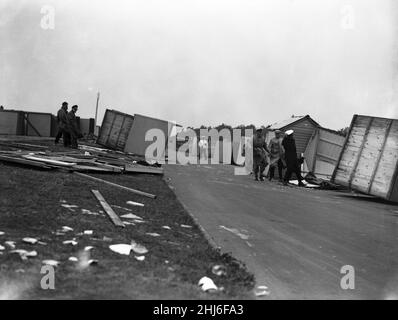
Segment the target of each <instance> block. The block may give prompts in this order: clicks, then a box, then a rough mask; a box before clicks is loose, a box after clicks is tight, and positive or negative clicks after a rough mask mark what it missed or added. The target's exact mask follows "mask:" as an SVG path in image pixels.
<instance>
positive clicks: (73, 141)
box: [55, 102, 82, 149]
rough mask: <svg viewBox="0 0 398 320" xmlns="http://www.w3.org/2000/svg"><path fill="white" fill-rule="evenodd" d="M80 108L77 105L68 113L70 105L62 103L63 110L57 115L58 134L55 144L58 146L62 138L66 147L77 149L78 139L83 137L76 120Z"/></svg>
mask: <svg viewBox="0 0 398 320" xmlns="http://www.w3.org/2000/svg"><path fill="white" fill-rule="evenodd" d="M78 108H79V107H78V106H77V105H74V106H72V110H71V111H69V112H68V103H67V102H63V103H62V106H61V109H59V110H58V113H57V121H58V132H57V135H56V137H55V144H58V143H59V140H60V139H61V137H62V140H63V142H64V147H69V148H75V149H77V147H78V144H77V139H79V138H81V137H82V134H81V132H80V130H79V126H78V123H77V118H76V112H77V110H78Z"/></svg>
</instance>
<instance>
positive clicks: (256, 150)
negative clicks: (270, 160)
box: [253, 129, 269, 181]
mask: <svg viewBox="0 0 398 320" xmlns="http://www.w3.org/2000/svg"><path fill="white" fill-rule="evenodd" d="M267 153H269V151H268V148H267V144H266V142H265V139H264V136H263V130H262V129H257V130H256V135H255V136H254V138H253V173H254V179H255V180H256V181H258V180H259V179H260V180H261V181H264V174H263V173H264V170H265V168H266V167H267V160H266V154H267Z"/></svg>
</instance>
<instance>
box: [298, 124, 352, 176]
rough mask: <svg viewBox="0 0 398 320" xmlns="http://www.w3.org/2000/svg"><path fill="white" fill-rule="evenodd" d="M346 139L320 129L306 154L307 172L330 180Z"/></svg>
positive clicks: (311, 140)
mask: <svg viewBox="0 0 398 320" xmlns="http://www.w3.org/2000/svg"><path fill="white" fill-rule="evenodd" d="M344 141H345V137H344V136H342V135H340V134H338V133H337V132H336V131H333V130H330V129H325V128H321V127H319V128H318V129H316V130H315V132H314V133H313V135H312V136H311V138H310V141H309V142H308V145H307V148H306V149H305V152H304V158H305V162H306V165H307V170H308V171H311V172H312V173H314V174H315V175H316V176H317V177H319V178H323V179H330V178H331V177H332V174H333V171H334V169H335V167H336V164H337V161H338V159H339V156H340V153H341V150H342V148H343V145H344Z"/></svg>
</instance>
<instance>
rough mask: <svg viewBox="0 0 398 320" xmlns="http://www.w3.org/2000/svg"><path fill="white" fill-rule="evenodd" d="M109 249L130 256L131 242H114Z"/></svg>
mask: <svg viewBox="0 0 398 320" xmlns="http://www.w3.org/2000/svg"><path fill="white" fill-rule="evenodd" d="M109 249H111V250H112V251H114V252H116V253H119V254H124V255H126V256H128V255H130V252H131V244H122V243H121V244H112V245H110V246H109Z"/></svg>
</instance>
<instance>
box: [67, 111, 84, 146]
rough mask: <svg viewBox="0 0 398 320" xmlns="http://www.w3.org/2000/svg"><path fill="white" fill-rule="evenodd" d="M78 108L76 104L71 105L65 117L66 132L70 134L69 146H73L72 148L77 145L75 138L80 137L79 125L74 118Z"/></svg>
mask: <svg viewBox="0 0 398 320" xmlns="http://www.w3.org/2000/svg"><path fill="white" fill-rule="evenodd" d="M78 108H79V107H78V106H77V105H74V106H73V107H72V110H71V111H69V113H68V117H67V119H68V130H67V131H68V133H69V135H70V139H71V142H70V146H71V148H74V149H77V147H78V145H77V139H78V138H81V137H82V135H81V133H80V130H79V126H78V124H77V118H76V112H77V109H78Z"/></svg>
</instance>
